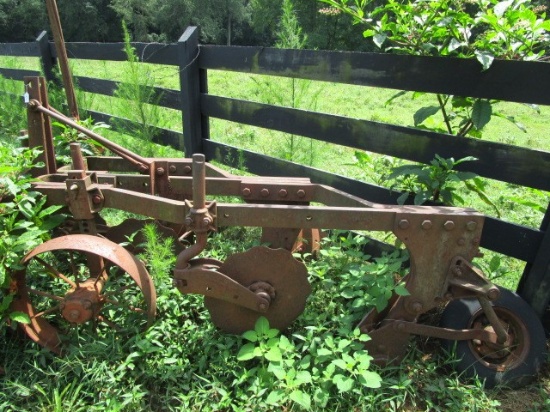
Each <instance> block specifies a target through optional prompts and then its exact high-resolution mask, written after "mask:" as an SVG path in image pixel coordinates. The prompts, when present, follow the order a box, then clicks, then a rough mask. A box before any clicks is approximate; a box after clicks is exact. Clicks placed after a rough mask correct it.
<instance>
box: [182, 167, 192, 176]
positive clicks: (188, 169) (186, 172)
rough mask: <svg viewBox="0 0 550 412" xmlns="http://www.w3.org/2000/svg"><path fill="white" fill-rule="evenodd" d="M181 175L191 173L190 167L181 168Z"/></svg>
mask: <svg viewBox="0 0 550 412" xmlns="http://www.w3.org/2000/svg"><path fill="white" fill-rule="evenodd" d="M183 173H185V174H186V175H188V174H189V173H191V166H185V167H184V168H183Z"/></svg>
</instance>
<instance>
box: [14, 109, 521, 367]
mask: <svg viewBox="0 0 550 412" xmlns="http://www.w3.org/2000/svg"><path fill="white" fill-rule="evenodd" d="M33 116H51V117H54V118H55V119H56V120H58V121H61V122H64V123H65V124H68V125H71V126H74V125H73V123H74V122H73V121H72V120H70V119H68V118H66V117H65V116H63V115H61V114H59V113H58V112H56V111H54V110H52V109H50V108H48V107H43V106H42V104H41V103H40V102H39V101H38V100H31V102H30V104H29V118H32V117H33ZM78 127H79V128H80V129H79V130H80V131H82V132H83V133H86V134H87V135H88V136H89V137H90V138H92V139H96V140H98V141H100V142H102V143H103V144H105V145H106V146H107V147H108V148H110V149H111V150H113V151H114V152H115V153H117V154H119V155H120V156H121V157H119V158H113V157H110V158H108V157H96V158H88V159H84V158H83V157H82V155H81V153H80V150H79V147H78V146H77V145H74V146H73V147H72V151H71V153H72V162H73V166H72V168H71V169H70V170H67V171H65V172H61V171H58V170H55V171H54V172H51V173H46V174H44V175H42V176H41V177H40V180H39V181H38V182H37V183H35V184H34V189H35V190H37V191H39V192H41V193H43V194H45V195H47V198H48V203H49V204H61V205H66V206H67V207H68V209H69V210H70V212H71V214H72V215H73V218H74V219H75V221H76V222H77V223H78V225H77V226H78V228H79V232H80V233H81V234H76V235H68V236H65V237H62V238H58V239H53V240H51V241H50V242H47V243H45V244H44V245H42V246H39V247H38V248H37V249H35V250H34V251H32V252H31V253H30V254H29V255H28V256H27V257H25V259H24V263H25V264H27V266H28V267H29V268H31V265H30V263H29V262H32V261H34V262H35V263H36V261H37V262H38V264H39V266H40V265H41V266H42V269H41V270H42V271H43V272H48V273H49V275H50V276H51V277H53V279H54V280H55V281H56V283H60V282H61V283H63V282H64V283H65V284H66V288H65V291H61V292H56V293H50V292H48V293H46V292H41V291H37V290H35V289H32V288H31V286H30V284H31V280H29V278H28V276H25V274H20V276H18V277H17V284H18V287H19V297H18V299H17V300H16V302H15V304H14V305H15V308H16V309H18V310H22V311H24V312H26V313H28V314H29V316H30V317H31V319H32V322H31V324H29V325H25V326H24V329H25V331H26V332H27V334H28V335H29V336H31V337H32V338H33V339H34V340H36V341H37V342H38V343H40V344H42V345H44V346H46V347H48V348H50V349H52V350H56V351H60V350H61V346H60V345H59V342H60V338H59V336H60V333H59V332H60V329H61V328H60V327H58V326H56V324H54V323H53V322H50V321H48V320H47V319H48V315H50V314H51V313H52V312H57V314H58V315H60V317H61V318H62V320H63V321H64V322H65V323H68V324H80V323H84V322H87V321H91V320H106V321H108V320H107V319H106V316H104V311H103V309H104V307H105V306H106V304H107V303H113V302H112V301H111V300H110V299H109V297H108V295H106V294H104V293H103V292H102V288H103V285H104V284H105V282H106V280H107V278H108V277H109V276H111V275H110V274H108V273H107V272H108V271H107V270H106V269H105V268H106V267H107V265H106V262H110V266H116V267H119V268H120V269H121V271H122V272H125V273H127V274H128V275H129V276H130V279H131V280H132V281H133V283H134V284H135V285H136V286H137V288H138V290H140V291H141V292H142V295H143V297H142V299H141V303H143V309H142V312H141V313H142V314H143V315H145V324H150V323H151V321H152V318H153V316H154V314H155V291H154V286H153V282H152V280H151V279H150V277H149V275H148V274H147V271H146V270H145V268H144V267H143V265H142V264H141V263H140V262H139V261H138V260H137V259H135V258H134V257H133V256H132V255H131V254H130V253H129V252H127V251H125V250H124V249H123V248H122V247H121V246H118V245H117V244H116V243H114V242H111V241H109V240H107V239H103V238H101V237H100V235H101V231H100V230H98V225H97V216H98V213H99V212H100V211H101V210H103V209H104V208H114V209H120V210H124V211H127V212H132V213H136V214H140V215H144V216H148V217H150V218H152V219H156V220H158V221H161V222H162V225H163V227H168V228H169V230H171V231H172V233H173V234H174V237H175V238H182V237H185V238H186V239H188V240H189V241H191V242H192V244H191V245H190V246H189V247H187V248H185V249H183V250H181V252H179V254H178V256H177V263H176V266H175V268H174V271H173V273H174V276H173V283H174V286H175V287H177V288H178V290H179V291H181V292H182V293H197V294H201V295H204V296H205V305H206V306H207V308H208V310H209V312H210V314H211V317H212V321H213V322H214V323H215V324H216V325H217V326H218V327H220V328H221V329H223V330H225V331H228V332H230V333H242V332H244V331H246V330H248V329H251V328H253V325H254V322H255V321H256V319H257V318H258V317H260V316H265V317H267V318H268V319H269V321H270V324H271V325H273V326H274V327H277V328H280V329H284V328H286V327H287V326H288V325H289V324H290V323H291V322H292V321H294V320H295V319H296V317H298V316H299V315H300V314H301V313H302V311H303V310H304V307H305V304H306V300H307V297H308V296H309V294H310V293H311V287H310V285H309V283H308V277H307V270H306V268H305V266H304V264H303V263H301V262H300V261H298V260H296V259H295V258H294V257H293V254H292V253H293V252H294V251H296V250H304V249H308V250H309V251H315V250H316V249H318V247H319V242H318V241H319V238H320V228H322V229H343V230H363V231H385V232H392V233H393V234H394V235H395V236H396V237H397V238H398V239H399V240H400V241H401V242H402V243H403V244H404V245H405V246H406V248H407V249H408V251H409V254H410V273H409V274H408V275H407V276H406V277H405V282H406V288H407V290H408V291H409V293H410V295H408V296H394V297H393V298H392V299H391V301H390V305H389V306H388V308H387V309H386V310H384V311H383V312H382V313H377V312H376V311H375V310H372V311H370V312H368V313H366V315H365V317H364V318H363V320H362V321H361V322H360V324H359V328H360V330H361V331H362V332H363V333H368V334H369V336H370V338H371V340H370V341H368V342H367V343H366V346H367V348H368V350H369V352H370V354H371V355H372V356H374V357H375V359H376V360H377V361H378V362H380V363H384V362H388V361H391V360H393V359H398V358H400V357H402V356H403V354H404V351H405V350H406V347H407V342H408V340H409V338H410V336H411V335H423V336H432V337H436V338H441V339H445V340H452V341H468V342H478V343H480V346H479V347H480V348H481V349H479V352H480V353H482V352H483V351H485V352H488V351H489V349H490V350H491V351H492V352H495V351H497V352H498V353H500V354H501V355H502V354H503V353H504V354H510V353H513V354H514V356H515V357H516V358H521V357H522V356H524V353H523V352H522V351H524V350H525V347H526V345H525V344H524V345H523V346H521V345H517V344H516V343H517V339H515V338H516V334H517V332H514V333H513V334H511V332H510V331H511V329H510V327H508V326H509V324H507V322H506V321H504V320H503V318H501V317H499V314H500V313H502V312H501V311H499V310H495V309H496V306H494V302H495V301H497V300H498V298H499V295H500V294H501V290H500V289H499V288H497V287H496V286H495V285H493V284H492V283H491V282H490V281H489V280H487V279H486V277H485V276H484V275H483V273H481V271H480V270H479V269H477V268H476V267H474V266H473V265H472V263H471V262H472V259H473V258H474V257H476V256H477V255H478V254H479V243H480V238H481V234H482V230H483V223H484V217H483V215H481V214H480V213H477V212H476V211H474V210H472V209H465V208H453V207H431V206H388V205H380V204H375V203H371V202H368V201H365V200H362V199H360V198H357V197H354V196H351V195H349V194H347V193H344V192H341V191H338V190H335V189H333V188H331V187H327V186H323V185H318V184H313V183H311V182H310V181H309V180H308V179H303V178H264V177H238V176H233V175H231V174H228V173H226V172H224V171H222V170H220V169H218V168H216V167H214V166H212V165H210V164H208V163H206V162H205V158H204V156H203V155H199V154H197V155H194V156H193V159H147V158H141V157H140V156H138V155H135V154H133V153H131V152H130V151H128V150H126V149H123V148H120V147H118V146H116V145H113V144H112V143H110V142H109V141H108V140H106V139H103V138H98V137H97V136H96V135H95V134H93V133H91V132H89V131H87V130H85V129H83V128H82V127H81V126H78ZM44 139H45V140H47V137H46V138H44ZM38 140H40V139H38ZM50 157H54V156H52V154H51V153H50ZM128 165H129V166H128ZM132 169H133V170H134V171H137V173H134V174H128V173H127V172H128V171H130V170H132ZM117 171H120V172H125V173H117ZM207 193H208V195H209V196H210V197H214V198H216V197H221V196H234V197H238V198H240V199H242V201H243V202H244V203H239V204H235V203H231V204H224V203H218V202H216V201H208V200H207V197H206V194H207ZM312 202H315V204H322V205H323V206H312V205H311V203H312ZM224 226H255V227H260V228H262V239H261V241H262V243H263V244H268V245H269V247H267V246H259V247H254V248H252V249H250V250H248V251H246V252H244V253H237V254H234V255H232V256H229V257H228V258H227V260H225V261H224V262H221V261H218V260H215V259H210V258H204V257H198V256H199V255H200V254H201V252H203V251H204V249H205V247H206V245H207V242H208V233H209V232H211V231H214V230H217V228H219V227H224ZM167 230H168V229H167ZM113 237H116V236H113ZM119 238H120V236H119ZM304 239H306V241H304ZM60 251H69V252H70V251H78V252H81V253H83V254H84V259H83V262H84V266H86V267H87V271H86V272H87V275H86V276H83V277H80V278H78V279H75V278H77V277H78V276H76V275H74V276H73V277H71V278H69V276H68V275H67V270H68V269H67V268H61V269H60V268H55V267H53V264H51V263H49V262H50V261H49V260H48V259H46V258H44V259H41V260H40V255H42V254H43V253H45V252H49V253H50V254H54V255H55V253H54V252H58V254H59V252H60ZM50 266H51V267H50ZM68 266H71V265H70V264H69V265H68ZM32 269H33V271H36V268H35V266H32ZM30 295H34V296H38V297H40V298H41V299H42V298H48V299H50V300H51V301H53V302H54V303H53V305H51V306H50V307H49V308H48V307H47V308H43V307H37V306H34V303H33V302H34V301H33V299H31V298H30ZM457 299H460V300H464V299H474V300H476V299H477V301H478V302H479V305H480V307H481V308H482V313H483V314H484V317H483V319H484V321H483V324H481V322H478V323H472V324H470V326H467V327H464V328H462V327H460V328H444V327H436V326H429V325H422V324H419V323H417V321H418V318H419V316H420V315H422V314H423V313H426V312H427V311H430V310H432V309H433V308H435V307H439V306H442V305H443V304H446V303H447V302H450V301H455V300H457ZM116 303H119V302H116ZM120 303H121V304H122V303H123V302H120ZM127 306H128V307H129V308H131V309H132V310H130V313H132V312H134V311H133V308H134V303H133V301H132V302H130V304H129V305H127ZM476 316H478V315H476ZM514 319H515V318H514ZM509 323H513V322H509ZM514 330H516V331H517V330H518V328H516V329H514ZM512 338H513V339H512ZM517 347H520V349H517ZM488 348H489V349H488ZM518 350H519V353H518ZM485 352H483V353H482V354H485ZM480 356H481V355H480ZM502 357H504V358H506V355H502V356H501V357H500V358H498V359H497V360H495V361H494V363H495V365H496V366H495V369H498V367H500V366H501V365H502V364H504V363H505V361H503V360H502Z"/></svg>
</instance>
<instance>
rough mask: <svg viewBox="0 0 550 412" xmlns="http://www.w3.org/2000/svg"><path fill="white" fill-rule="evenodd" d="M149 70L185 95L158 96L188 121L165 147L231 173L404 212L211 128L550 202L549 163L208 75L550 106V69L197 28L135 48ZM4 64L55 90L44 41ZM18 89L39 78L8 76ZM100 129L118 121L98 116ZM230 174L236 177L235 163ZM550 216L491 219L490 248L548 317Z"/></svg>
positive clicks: (104, 50)
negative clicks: (248, 94)
mask: <svg viewBox="0 0 550 412" xmlns="http://www.w3.org/2000/svg"><path fill="white" fill-rule="evenodd" d="M134 46H135V48H136V52H137V55H138V56H140V58H141V60H142V61H144V62H148V63H158V64H164V65H173V66H177V67H179V73H180V75H179V76H180V86H181V91H177V90H166V89H158V90H157V91H158V93H159V94H158V96H159V97H160V102H159V105H160V106H163V107H168V108H173V109H178V110H181V111H182V123H183V133H178V132H175V131H169V130H161V133H160V135H159V137H158V140H159V141H160V142H162V143H164V144H167V145H170V146H173V147H176V148H179V149H184V150H185V154H186V155H187V156H190V155H191V154H192V153H196V152H201V153H204V154H205V155H206V157H207V159H209V160H212V159H215V160H217V161H220V162H222V163H226V164H227V163H228V162H231V160H228V159H239V162H241V161H243V160H244V163H245V165H246V168H247V170H248V171H249V172H251V173H255V174H259V175H270V176H307V177H310V178H311V180H312V181H313V182H316V183H322V184H328V185H331V186H333V187H336V188H338V189H341V190H343V191H346V192H348V193H351V194H353V195H356V196H359V197H362V198H365V199H368V200H370V201H373V202H379V203H395V199H396V195H395V194H392V193H391V192H390V191H388V190H387V189H384V188H381V187H378V186H374V185H370V184H367V183H364V182H360V181H356V180H353V179H349V178H346V177H342V176H338V175H334V174H330V173H327V172H324V171H322V170H318V169H314V168H311V167H307V166H303V165H299V164H295V163H292V162H288V161H284V160H280V159H275V158H271V157H268V156H265V155H261V154H258V153H253V152H250V151H243V150H241V149H237V148H235V147H231V146H228V145H224V144H222V143H219V142H214V141H212V140H210V131H209V118H211V117H212V118H219V119H225V120H229V121H233V122H238V123H242V124H247V125H252V126H259V127H263V128H268V129H273V130H278V131H281V132H286V133H291V134H294V135H301V136H306V137H310V138H313V139H317V140H320V141H325V142H331V143H336V144H339V145H345V146H349V147H353V148H356V149H360V150H366V151H370V152H375V153H381V154H386V155H390V156H395V157H398V158H402V159H407V160H409V161H414V162H424V163H427V162H429V161H431V160H432V159H433V158H434V157H435V155H436V154H438V155H440V156H442V157H445V158H447V157H454V158H455V159H458V158H462V157H465V156H475V157H476V158H478V159H479V160H478V161H476V162H468V163H465V164H462V165H461V169H463V170H469V171H472V172H475V173H477V174H479V175H481V176H484V177H487V178H491V179H496V180H500V181H504V182H509V183H513V184H518V185H522V186H528V187H532V188H536V189H540V190H544V191H550V153H548V152H543V151H538V150H531V149H527V148H523V147H517V146H510V145H505V144H500V143H493V142H487V141H481V140H476V139H471V138H463V137H449V136H448V135H445V134H439V133H434V132H429V131H425V130H418V129H413V128H408V127H402V126H397V125H390V124H384V123H379V122H373V121H368V120H356V119H350V118H345V117H341V116H335V115H328V114H321V113H314V112H309V111H304V110H298V109H292V108H285V107H278V106H273V105H267V104H260V103H254V102H251V101H244V100H237V99H232V98H226V97H219V96H214V95H211V94H208V69H218V70H227V71H238V72H245V73H255V74H265V75H274V76H285V77H295V78H303V79H311V80H322V81H329V82H339V83H348V84H356V85H363V86H374V87H384V88H390V89H398V90H408V91H420V92H430V93H443V94H451V95H458V96H469V97H480V98H488V99H499V100H505V101H511V102H521V103H532V104H540V105H550V64H546V63H538V62H517V61H495V62H494V63H493V65H492V66H491V68H490V69H489V70H487V71H482V70H481V67H480V64H479V63H478V62H477V61H475V60H466V59H454V58H437V57H415V56H399V55H387V54H372V53H354V52H327V51H311V50H281V49H272V48H264V47H232V46H204V45H200V44H199V43H198V31H197V29H196V28H193V27H191V28H188V29H187V30H186V31H185V33H184V34H183V35H182V37H181V38H180V40H179V41H178V42H177V43H175V44H144V43H136V44H134ZM67 51H68V55H69V56H70V57H72V58H78V59H94V60H110V61H123V60H126V55H125V54H124V52H123V48H122V45H121V44H120V43H103V44H98V43H68V44H67ZM0 55H9V56H35V57H36V56H38V57H40V59H41V62H42V67H43V72H44V74H45V76H46V77H47V78H49V79H53V74H52V67H53V65H54V57H55V48H54V46H53V43H51V42H48V40H47V37H46V35H45V33H42V34H41V35H40V36H39V38H38V39H37V40H36V42H32V43H19V44H1V43H0ZM0 74H1V75H3V76H5V77H8V78H11V79H16V80H22V79H23V77H24V76H27V75H36V73H34V72H30V71H26V70H8V69H1V68H0ZM76 82H77V84H78V86H79V87H80V88H81V89H83V90H84V91H88V92H92V93H99V94H104V95H113V93H114V91H115V90H116V87H117V83H116V82H114V81H109V80H100V79H94V78H85V77H77V78H76ZM91 115H92V117H93V118H95V119H96V120H98V121H108V120H109V119H112V118H113V117H114V116H113V115H111V114H104V113H98V112H91ZM232 166H235V167H237V166H238V165H237V164H233V165H232ZM549 222H550V209H549V210H547V212H546V214H545V216H544V218H543V221H542V224H541V227H540V228H531V227H525V226H521V225H517V224H513V223H510V222H506V221H504V220H500V219H496V218H493V217H487V220H486V224H485V230H484V232H483V238H482V239H481V245H482V246H483V247H485V248H487V249H490V250H493V251H496V252H499V253H502V254H505V255H508V256H512V257H514V258H517V259H520V260H522V261H525V262H526V268H525V272H524V274H523V277H522V279H521V282H520V285H519V293H520V294H521V295H522V296H523V297H524V298H525V299H526V300H527V301H528V302H529V303H530V304H531V305H532V306H533V307H534V308H535V310H536V311H537V313H539V314H540V315H543V314H544V312H545V310H546V309H547V308H548V303H549V301H550V267H549V265H550V231H549V230H548V229H549V227H548V225H549Z"/></svg>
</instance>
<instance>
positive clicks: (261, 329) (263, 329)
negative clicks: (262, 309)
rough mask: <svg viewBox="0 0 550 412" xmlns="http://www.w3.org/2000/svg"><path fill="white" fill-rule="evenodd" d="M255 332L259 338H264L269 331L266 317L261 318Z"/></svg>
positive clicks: (257, 322) (255, 326)
mask: <svg viewBox="0 0 550 412" xmlns="http://www.w3.org/2000/svg"><path fill="white" fill-rule="evenodd" d="M254 330H255V331H256V333H257V334H258V336H262V335H264V334H266V333H267V331H268V330H269V321H268V320H267V318H266V317H265V316H260V317H259V318H258V320H257V321H256V324H255V325H254Z"/></svg>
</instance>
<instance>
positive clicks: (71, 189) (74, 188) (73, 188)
mask: <svg viewBox="0 0 550 412" xmlns="http://www.w3.org/2000/svg"><path fill="white" fill-rule="evenodd" d="M69 190H70V191H71V192H76V191H77V190H78V185H77V184H76V183H73V184H72V185H71V187H69Z"/></svg>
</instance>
